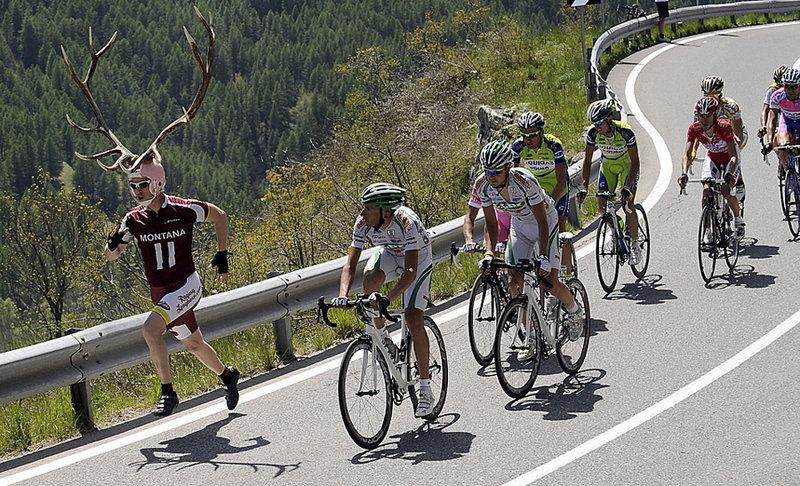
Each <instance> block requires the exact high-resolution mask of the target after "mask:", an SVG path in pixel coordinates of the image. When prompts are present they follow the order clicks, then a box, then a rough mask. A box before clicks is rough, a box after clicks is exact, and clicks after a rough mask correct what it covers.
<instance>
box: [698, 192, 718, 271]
mask: <svg viewBox="0 0 800 486" xmlns="http://www.w3.org/2000/svg"><path fill="white" fill-rule="evenodd" d="M717 240H718V237H717V234H716V228H715V227H714V208H712V207H711V206H706V207H704V208H703V212H702V213H701V215H700V229H699V231H698V232H697V257H698V260H699V263H700V276H701V277H703V280H704V281H705V282H706V283H708V282H710V281H711V278H712V277H713V276H714V267H715V266H716V264H717Z"/></svg>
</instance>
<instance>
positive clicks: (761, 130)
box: [758, 64, 789, 138]
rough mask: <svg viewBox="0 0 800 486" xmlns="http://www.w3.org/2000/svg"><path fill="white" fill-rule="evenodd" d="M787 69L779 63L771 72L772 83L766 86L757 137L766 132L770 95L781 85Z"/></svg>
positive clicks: (787, 67)
mask: <svg viewBox="0 0 800 486" xmlns="http://www.w3.org/2000/svg"><path fill="white" fill-rule="evenodd" d="M787 69H789V66H787V65H786V64H781V65H780V66H778V69H776V70H775V72H774V73H772V80H773V81H774V83H772V84H770V85H769V87H768V88H767V93H766V95H764V106H763V107H762V108H761V127H760V128H759V129H758V138H762V137H763V136H764V135H766V134H767V121H768V120H769V99H770V98H772V95H773V94H774V93H775V92H776V91H778V90H779V89H781V88H782V87H783V80H781V78H782V77H783V73H785V72H786V70H787Z"/></svg>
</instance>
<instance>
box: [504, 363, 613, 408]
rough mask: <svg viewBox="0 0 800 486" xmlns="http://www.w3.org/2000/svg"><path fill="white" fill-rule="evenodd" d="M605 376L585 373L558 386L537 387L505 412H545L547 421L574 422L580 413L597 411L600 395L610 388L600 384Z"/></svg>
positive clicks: (596, 371)
mask: <svg viewBox="0 0 800 486" xmlns="http://www.w3.org/2000/svg"><path fill="white" fill-rule="evenodd" d="M605 375H606V372H605V370H601V369H598V368H593V369H588V370H583V371H581V372H579V373H578V374H577V375H575V376H568V377H566V378H565V379H564V380H563V381H561V382H559V383H556V384H554V385H546V386H540V387H535V388H533V389H531V391H530V393H528V395H527V396H525V397H523V398H520V399H518V400H512V401H510V402H508V404H506V406H505V409H506V410H508V411H510V412H527V411H529V412H540V413H541V412H543V413H544V415H542V419H543V420H571V419H574V418H576V417H577V416H578V414H579V413H589V412H592V411H594V406H595V404H596V403H597V402H599V401H600V400H602V399H603V397H602V396H601V395H599V394H598V391H600V390H602V389H603V388H608V386H609V385H604V384H602V383H600V381H601V380H602V379H603V377H605Z"/></svg>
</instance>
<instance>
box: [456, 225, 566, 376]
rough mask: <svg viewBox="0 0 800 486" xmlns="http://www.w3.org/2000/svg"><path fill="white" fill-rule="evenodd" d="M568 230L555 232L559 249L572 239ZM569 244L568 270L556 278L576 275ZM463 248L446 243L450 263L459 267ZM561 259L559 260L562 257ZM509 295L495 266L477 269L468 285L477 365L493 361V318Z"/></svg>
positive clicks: (505, 278)
mask: <svg viewBox="0 0 800 486" xmlns="http://www.w3.org/2000/svg"><path fill="white" fill-rule="evenodd" d="M572 237H573V236H572V233H569V232H563V233H561V234H560V235H559V244H560V245H561V249H562V251H563V249H564V244H565V243H566V242H571V241H572ZM567 246H569V248H570V250H571V252H572V273H571V274H569V275H567V274H566V273H565V269H564V267H563V266H562V267H561V271H560V272H559V274H560V277H561V278H563V279H565V280H569V279H570V278H572V277H575V278H577V276H578V258H577V257H576V255H575V245H567ZM461 251H463V250H462V249H460V248H458V247H457V246H456V244H455V242H453V243H451V244H450V258H451V261H452V262H453V263H455V264H456V265H457V266H460V265H459V263H458V260H456V256H457V255H458V253H459V252H461ZM485 251H486V249H485V248H484V247H482V246H479V247H476V248H474V249H473V250H471V251H470V253H473V252H474V253H483V252H485ZM562 261H563V260H562ZM510 298H511V296H510V294H509V292H508V276H507V275H506V274H505V273H504V272H502V271H499V269H498V268H497V267H494V266H492V267H490V268H488V269H487V270H486V271H485V272H481V273H480V274H478V276H477V277H476V278H475V282H474V283H473V284H472V291H471V292H470V295H469V306H468V307H467V332H468V334H469V346H470V349H471V350H472V356H474V357H475V361H477V362H478V364H479V365H481V366H488V365H489V364H491V363H492V361H493V360H494V337H495V332H496V330H497V318H498V317H499V316H500V313H501V312H502V311H503V308H504V307H505V305H506V304H507V303H508V301H509V299H510Z"/></svg>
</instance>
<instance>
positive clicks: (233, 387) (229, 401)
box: [225, 368, 239, 410]
mask: <svg viewBox="0 0 800 486" xmlns="http://www.w3.org/2000/svg"><path fill="white" fill-rule="evenodd" d="M228 371H230V373H231V377H230V379H229V380H228V381H227V383H225V404H226V405H228V410H233V409H234V408H236V405H237V404H238V403H239V386H238V385H239V370H237V369H236V368H228Z"/></svg>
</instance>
